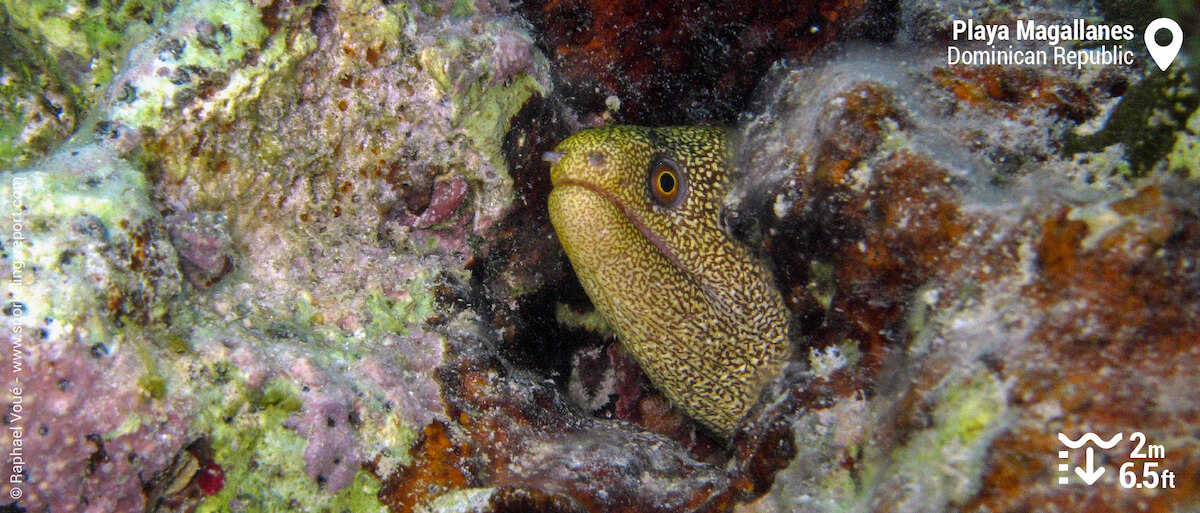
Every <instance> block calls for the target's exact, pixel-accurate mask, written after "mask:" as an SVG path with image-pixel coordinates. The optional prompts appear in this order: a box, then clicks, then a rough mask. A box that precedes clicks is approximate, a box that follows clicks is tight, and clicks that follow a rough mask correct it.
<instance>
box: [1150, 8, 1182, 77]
mask: <svg viewBox="0 0 1200 513" xmlns="http://www.w3.org/2000/svg"><path fill="white" fill-rule="evenodd" d="M1162 29H1167V30H1169V31H1171V42H1170V43H1168V44H1167V46H1162V45H1160V44H1158V42H1157V41H1155V40H1154V35H1155V34H1157V33H1158V31H1160V30H1162ZM1181 46H1183V29H1181V28H1179V24H1178V23H1175V20H1173V19H1171V18H1159V19H1157V20H1154V21H1152V22H1150V24H1149V25H1147V26H1146V49H1147V50H1150V56H1151V57H1154V63H1155V64H1157V65H1158V69H1161V70H1163V71H1166V70H1167V66H1170V65H1171V61H1173V60H1175V55H1176V54H1178V53H1179V48H1180V47H1181Z"/></svg>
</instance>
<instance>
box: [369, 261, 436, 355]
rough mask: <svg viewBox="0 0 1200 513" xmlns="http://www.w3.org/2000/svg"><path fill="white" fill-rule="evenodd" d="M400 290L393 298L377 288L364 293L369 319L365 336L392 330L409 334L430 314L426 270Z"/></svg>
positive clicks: (431, 309)
mask: <svg viewBox="0 0 1200 513" xmlns="http://www.w3.org/2000/svg"><path fill="white" fill-rule="evenodd" d="M402 290H403V292H402V293H401V294H400V295H399V296H396V297H387V296H384V295H383V293H382V292H379V291H375V292H372V293H371V294H370V295H368V296H367V308H368V310H367V311H368V313H369V314H370V318H371V323H370V324H369V325H368V326H367V329H366V331H367V338H368V339H376V338H379V337H382V336H384V335H387V334H392V333H395V334H399V335H408V334H409V332H410V331H411V329H412V326H413V325H416V324H419V323H421V322H424V321H425V319H427V318H429V316H430V315H433V312H434V308H435V305H434V302H435V298H434V294H433V290H432V287H431V286H430V283H429V277H428V275H427V274H426V272H425V271H423V270H422V271H418V272H417V273H415V274H414V275H413V276H412V277H411V278H410V279H409V280H408V282H407V283H406V284H405V286H404V287H403V289H402Z"/></svg>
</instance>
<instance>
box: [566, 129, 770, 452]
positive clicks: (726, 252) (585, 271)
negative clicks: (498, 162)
mask: <svg viewBox="0 0 1200 513" xmlns="http://www.w3.org/2000/svg"><path fill="white" fill-rule="evenodd" d="M730 154H731V150H730V143H729V139H728V135H727V133H726V132H725V131H724V130H723V129H720V128H710V127H670V128H644V127H634V126H612V127H604V128H595V129H590V130H585V131H582V132H580V133H578V134H576V135H573V136H571V137H569V138H568V139H566V140H565V141H563V142H562V143H561V144H559V146H558V147H557V148H556V149H555V151H554V152H552V153H550V154H547V160H550V161H553V162H554V165H553V166H552V168H551V170H550V180H551V182H552V183H553V185H554V189H553V190H552V191H551V193H550V201H549V209H550V221H551V223H553V224H554V229H555V231H556V232H557V233H558V238H559V240H560V241H561V242H562V245H563V248H564V249H565V250H566V253H567V257H568V258H569V259H570V260H571V265H572V267H574V269H575V274H576V275H577V276H578V277H579V281H580V283H582V284H583V288H584V290H585V291H586V292H587V294H588V296H589V297H590V298H591V299H592V303H593V304H594V305H595V307H596V309H597V310H598V311H599V312H600V314H601V315H603V316H604V318H605V319H606V320H607V321H608V322H609V324H611V325H612V326H613V328H614V329H615V331H616V332H617V336H618V337H619V338H620V340H621V343H622V344H623V345H624V347H625V348H626V350H627V351H628V352H629V354H631V355H632V356H633V358H634V359H635V360H636V361H637V362H638V364H639V365H640V366H641V367H642V369H643V370H645V372H646V374H647V375H649V376H650V379H651V380H652V381H653V382H654V384H655V386H656V387H658V389H659V390H661V391H662V392H663V393H664V394H665V395H666V396H667V398H668V399H670V400H671V401H672V402H673V403H674V404H676V405H677V406H679V407H680V408H682V409H683V410H684V411H685V412H686V413H687V414H688V415H689V416H691V417H692V418H693V419H695V420H697V421H699V422H700V423H701V424H702V425H703V426H705V427H706V428H707V429H708V430H710V431H711V432H712V433H714V434H715V435H717V436H718V437H720V438H721V439H722V440H728V439H729V437H730V435H731V434H732V433H733V430H734V428H735V427H736V426H737V424H738V422H740V421H741V420H742V418H743V417H745V415H746V413H747V411H748V410H749V409H750V407H751V406H753V405H754V402H755V401H756V400H757V399H758V395H759V393H760V392H761V391H762V389H763V386H764V385H765V384H766V383H767V382H768V381H770V380H771V379H772V378H773V377H774V376H775V375H776V374H777V373H778V371H779V370H780V369H781V368H782V366H783V364H784V363H785V362H786V361H787V359H788V356H789V353H790V349H791V343H790V341H789V340H788V314H787V309H786V307H785V306H784V303H783V298H782V297H781V296H780V294H779V292H778V291H777V290H776V289H775V286H774V280H773V278H772V276H771V273H770V270H769V269H768V268H767V267H766V266H764V265H763V264H762V263H761V262H759V261H758V260H756V259H755V258H754V255H753V254H752V253H751V251H750V250H749V249H748V248H747V247H746V246H744V245H743V244H741V243H740V242H739V241H737V240H735V239H734V238H733V237H732V236H731V235H730V234H729V233H728V232H727V231H726V230H725V229H724V228H723V227H722V226H721V222H720V213H721V205H722V199H723V198H724V196H725V194H726V192H727V189H728V188H729V185H730V176H729V168H728V166H729V160H730V158H731V155H730Z"/></svg>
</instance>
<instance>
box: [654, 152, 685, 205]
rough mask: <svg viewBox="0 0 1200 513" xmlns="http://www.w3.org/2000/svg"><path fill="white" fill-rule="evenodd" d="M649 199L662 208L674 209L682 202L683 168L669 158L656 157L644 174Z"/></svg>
mask: <svg viewBox="0 0 1200 513" xmlns="http://www.w3.org/2000/svg"><path fill="white" fill-rule="evenodd" d="M646 181H647V184H646V185H647V186H648V187H649V189H650V197H652V198H654V201H655V202H657V203H658V204H659V205H662V206H664V207H674V206H676V205H678V204H679V203H681V202H682V200H683V189H684V187H685V185H686V184H685V183H684V176H683V168H682V167H681V166H680V165H679V164H678V163H676V162H675V161H674V160H672V159H671V158H669V157H658V158H656V159H654V160H653V161H651V162H650V170H649V172H648V173H647V174H646Z"/></svg>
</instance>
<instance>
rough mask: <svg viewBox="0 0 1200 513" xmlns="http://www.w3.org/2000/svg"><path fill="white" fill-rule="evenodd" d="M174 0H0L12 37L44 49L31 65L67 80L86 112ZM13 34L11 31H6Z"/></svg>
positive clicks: (173, 4) (3, 15) (0, 16)
mask: <svg viewBox="0 0 1200 513" xmlns="http://www.w3.org/2000/svg"><path fill="white" fill-rule="evenodd" d="M175 4H176V2H175V1H174V0H90V1H89V0H0V11H3V12H2V13H0V18H3V19H5V21H6V23H5V25H7V26H6V27H5V28H6V30H5V32H6V33H7V35H8V36H9V37H15V38H22V39H23V40H24V41H25V42H27V43H29V44H31V45H32V46H34V47H37V48H40V49H42V50H43V52H41V55H40V56H39V57H40V58H39V59H37V60H36V61H33V62H28V61H27V64H32V65H34V66H35V67H36V68H38V69H40V70H41V71H42V72H45V73H48V74H52V75H55V76H57V77H60V78H63V79H65V80H64V82H65V83H66V84H68V86H69V89H70V91H71V94H72V96H73V97H74V99H75V103H77V104H78V105H80V106H81V110H87V108H88V107H89V106H90V105H91V103H92V102H93V100H95V98H96V95H97V94H98V93H99V92H101V89H102V87H103V86H104V84H105V83H106V82H107V81H108V79H109V78H111V77H112V75H113V73H114V72H115V71H116V69H117V68H118V67H119V66H120V65H121V63H122V62H123V59H124V57H125V50H127V49H128V47H129V45H130V44H131V43H136V42H138V41H141V40H142V39H144V38H145V37H147V36H149V35H150V34H151V32H152V31H153V29H154V27H155V26H156V24H157V23H158V22H159V20H161V19H162V18H163V16H164V15H165V14H166V13H168V12H170V11H171V9H173V8H174V6H175ZM10 28H11V29H12V30H8V29H10Z"/></svg>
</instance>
